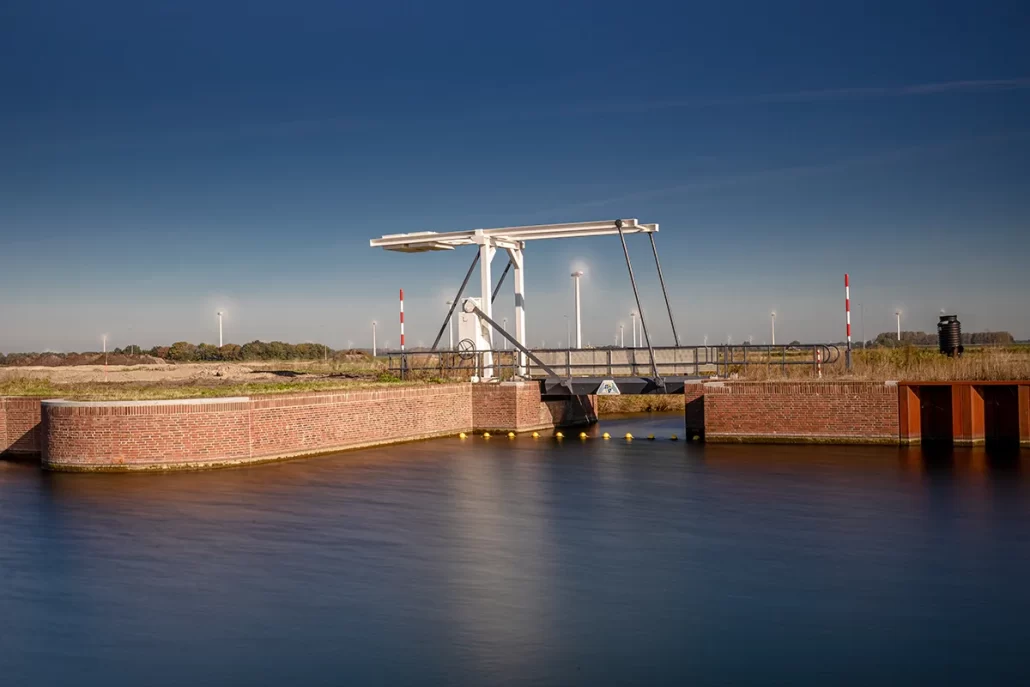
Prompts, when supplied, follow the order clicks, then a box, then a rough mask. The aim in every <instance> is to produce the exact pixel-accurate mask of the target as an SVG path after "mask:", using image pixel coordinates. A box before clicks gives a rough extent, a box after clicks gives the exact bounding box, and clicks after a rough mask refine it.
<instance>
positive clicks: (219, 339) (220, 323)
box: [218, 310, 222, 348]
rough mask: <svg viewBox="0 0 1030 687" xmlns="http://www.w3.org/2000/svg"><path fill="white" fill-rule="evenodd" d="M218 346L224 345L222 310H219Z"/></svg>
mask: <svg viewBox="0 0 1030 687" xmlns="http://www.w3.org/2000/svg"><path fill="white" fill-rule="evenodd" d="M218 347H219V348H221V347H222V311H221V310H219V311H218Z"/></svg>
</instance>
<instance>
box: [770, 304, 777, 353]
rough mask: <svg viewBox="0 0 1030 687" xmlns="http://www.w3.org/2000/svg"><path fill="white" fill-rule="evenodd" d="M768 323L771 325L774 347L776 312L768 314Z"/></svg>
mask: <svg viewBox="0 0 1030 687" xmlns="http://www.w3.org/2000/svg"><path fill="white" fill-rule="evenodd" d="M769 321H770V323H771V324H772V345H773V346H775V345H776V311H775V310H773V311H772V312H771V313H769Z"/></svg>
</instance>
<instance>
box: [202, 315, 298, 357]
mask: <svg viewBox="0 0 1030 687" xmlns="http://www.w3.org/2000/svg"><path fill="white" fill-rule="evenodd" d="M294 341H296V339H294ZM218 347H219V348H221V347H222V311H221V310H219V311H218Z"/></svg>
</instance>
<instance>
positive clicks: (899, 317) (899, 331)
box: [894, 310, 901, 341]
mask: <svg viewBox="0 0 1030 687" xmlns="http://www.w3.org/2000/svg"><path fill="white" fill-rule="evenodd" d="M894 314H895V315H897V316H898V341H901V311H900V310H895V311H894Z"/></svg>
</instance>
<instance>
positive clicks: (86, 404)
mask: <svg viewBox="0 0 1030 687" xmlns="http://www.w3.org/2000/svg"><path fill="white" fill-rule="evenodd" d="M250 400H251V398H250V397H249V396H225V397H220V398H173V399H163V400H160V401H66V400H64V399H62V398H54V399H47V400H45V401H41V403H42V405H44V406H52V407H57V408H132V407H139V406H184V405H191V406H192V405H216V404H219V403H248V402H250Z"/></svg>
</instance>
